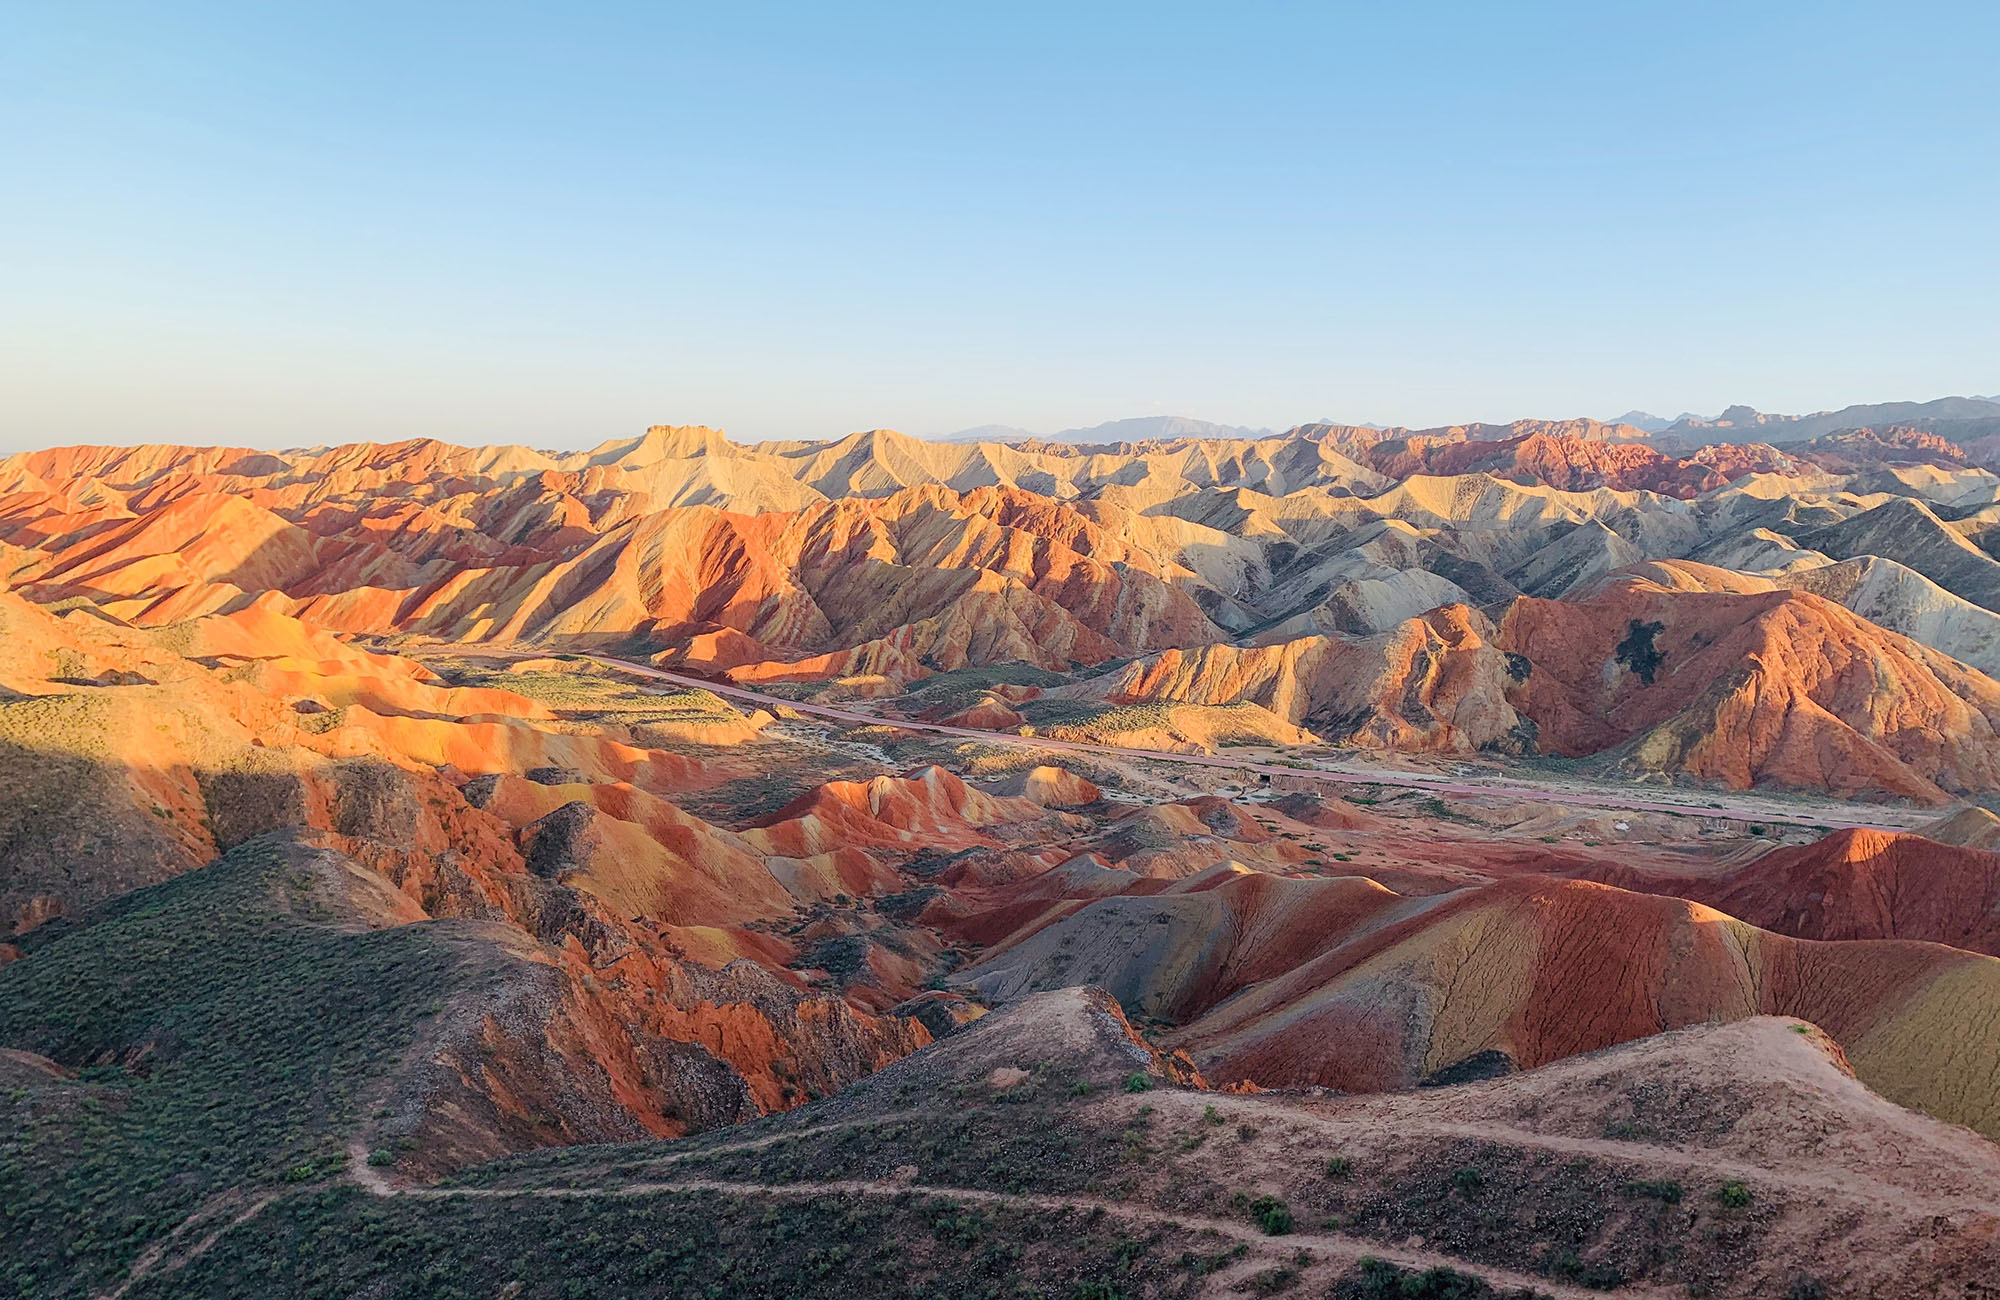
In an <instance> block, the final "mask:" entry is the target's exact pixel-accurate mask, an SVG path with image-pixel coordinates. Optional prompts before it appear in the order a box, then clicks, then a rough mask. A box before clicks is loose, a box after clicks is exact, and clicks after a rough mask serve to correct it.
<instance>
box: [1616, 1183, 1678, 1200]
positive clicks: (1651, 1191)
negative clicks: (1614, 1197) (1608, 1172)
mask: <svg viewBox="0 0 2000 1300" xmlns="http://www.w3.org/2000/svg"><path fill="white" fill-rule="evenodd" d="M1625 1194H1626V1195H1627V1196H1644V1197H1649V1198H1651V1199H1652V1200H1655V1201H1665V1202H1666V1203H1667V1204H1668V1205H1679V1204H1680V1203H1681V1185H1680V1184H1679V1183H1677V1182H1675V1181H1674V1180H1673V1179H1671V1178H1660V1179H1650V1180H1647V1179H1642V1180H1640V1181H1637V1182H1630V1183H1627V1184H1625Z"/></svg>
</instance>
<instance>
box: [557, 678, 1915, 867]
mask: <svg viewBox="0 0 2000 1300" xmlns="http://www.w3.org/2000/svg"><path fill="white" fill-rule="evenodd" d="M586 657H587V658H589V659H590V660H591V661H592V662H594V663H597V664H600V665H602V666H603V667H606V668H610V669H614V670H616V671H618V672H624V673H631V674H633V675H635V676H638V677H644V678H649V679H652V680H655V681H662V682H670V683H672V684H673V685H675V686H680V687H683V688H687V689H692V690H703V691H712V692H714V693H715V694H717V695H720V696H723V697H725V698H727V699H732V700H739V701H741V702H743V703H746V704H754V705H756V706H758V707H759V708H763V709H768V710H770V711H772V712H773V713H775V712H776V711H777V710H778V709H780V708H786V709H792V710H794V711H796V712H798V713H803V714H806V715H808V716H811V717H817V718H826V719H828V720H830V721H834V722H847V723H853V724H856V725H858V726H870V727H897V728H900V729H902V730H904V731H922V732H930V733H932V734H934V735H940V736H961V737H964V738H965V739H968V740H977V741H982V742H984V743H986V744H992V745H1018V746H1022V747H1025V748H1030V749H1042V750H1066V751H1069V752H1072V753H1079V754H1101V755H1104V756H1105V757H1108V758H1127V759H1133V758H1143V759H1150V760H1153V761H1155V762H1161V763H1185V764H1188V765H1190V766H1194V767H1209V768H1220V769H1223V770H1225V771H1230V772H1240V773H1249V774H1251V775H1253V776H1259V777H1264V776H1271V777H1279V776H1284V777H1293V778H1298V779H1303V780H1308V781H1323V782H1327V783H1330V784H1335V785H1386V786H1399V787H1403V788H1405V789H1411V790H1427V791H1430V792H1432V793H1435V794H1452V795H1497V796H1501V797H1512V798H1518V799H1535V800H1541V801H1544V802H1547V803H1557V804H1568V805H1574V806H1576V807H1580V808H1604V809H1609V810H1612V811H1616V812H1652V813H1675V814H1679V815H1681V816H1685V817H1722V818H1727V819H1729V820H1731V821H1747V822H1772V823H1779V824H1784V825H1790V826H1813V827H1819V826H1824V827H1827V828H1829V829H1832V830H1844V829H1848V828H1854V827H1859V828H1863V829H1872V830H1887V831H1901V830H1910V829H1913V828H1915V827H1916V826H1919V825H1921V824H1922V823H1923V822H1925V821H1927V820H1929V819H1930V818H1931V817H1933V816H1935V815H1936V814H1935V813H1932V812H1930V811H1928V810H1920V809H1911V810H1907V811H1906V810H1902V809H1890V808H1874V807H1871V806H1869V805H1866V804H1846V803H1828V804H1827V805H1825V806H1823V808H1821V809H1820V810H1817V811H1812V812H1809V813H1808V812H1801V811H1797V810H1786V809H1783V808H1777V807H1766V806H1757V805H1756V803H1755V801H1754V797H1753V796H1745V795H1727V794H1725V795H1716V796H1711V797H1713V798H1734V799H1735V800H1736V801H1737V803H1736V806H1734V807H1726V808H1715V807H1706V806H1704V805H1702V804H1699V803H1677V802H1674V801H1672V800H1666V799H1654V800H1647V799H1636V798H1634V797H1632V796H1631V795H1630V794H1628V793H1626V792H1624V791H1621V790H1615V789H1605V790H1603V791H1596V790H1561V789H1552V788H1549V787H1546V786H1536V785H1530V784H1527V783H1525V782H1521V781H1516V780H1513V779H1511V778H1495V779H1493V780H1490V781H1464V780H1460V779H1456V778H1453V777H1448V776H1428V775H1425V774H1424V773H1421V772H1390V771H1375V770H1366V771H1353V770H1341V769H1338V768H1322V767H1311V768H1301V767H1291V766H1287V765H1283V764H1277V763H1260V762H1257V761H1255V760H1254V759H1246V758H1229V757H1226V756H1223V755H1219V754H1176V753H1172V752H1170V751H1167V750H1158V749H1127V748H1124V747H1122V746H1119V745H1099V744H1093V743H1091V742H1089V741H1082V740H1056V739H1054V738H1052V737H1049V736H1017V735H1014V734H1013V733H1012V732H1006V731H981V730H979V729H977V728H975V727H951V726H946V725H944V724H943V723H938V722H918V721H914V720H909V719H904V718H886V717H883V716H881V715H880V714H875V713H866V712H862V711H861V710H859V709H843V708H837V707H835V706H833V705H828V704H802V703H799V702H797V701H793V700H786V699H780V698H779V697H777V696H775V695H765V694H763V693H762V692H760V691H754V690H750V689H748V688H747V687H742V686H730V685H724V684H722V683H720V682H712V681H708V680H706V679H704V678H700V677H690V676H686V675H684V674H681V673H674V672H668V671H667V670H666V669H664V668H654V667H652V666H650V665H648V664H638V663H633V662H632V661H630V660H628V659H614V658H612V657H610V656H608V655H589V656H586Z"/></svg>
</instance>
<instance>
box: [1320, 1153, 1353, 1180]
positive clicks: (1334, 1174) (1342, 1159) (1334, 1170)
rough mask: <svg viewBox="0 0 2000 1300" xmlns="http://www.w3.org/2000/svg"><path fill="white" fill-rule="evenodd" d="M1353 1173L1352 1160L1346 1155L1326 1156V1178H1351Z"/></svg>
mask: <svg viewBox="0 0 2000 1300" xmlns="http://www.w3.org/2000/svg"><path fill="white" fill-rule="evenodd" d="M1353 1175H1354V1162H1353V1161H1352V1160H1350V1159H1348V1158H1347V1157H1346V1156H1328V1157H1327V1158H1326V1176H1327V1177H1328V1178H1351V1177H1353Z"/></svg>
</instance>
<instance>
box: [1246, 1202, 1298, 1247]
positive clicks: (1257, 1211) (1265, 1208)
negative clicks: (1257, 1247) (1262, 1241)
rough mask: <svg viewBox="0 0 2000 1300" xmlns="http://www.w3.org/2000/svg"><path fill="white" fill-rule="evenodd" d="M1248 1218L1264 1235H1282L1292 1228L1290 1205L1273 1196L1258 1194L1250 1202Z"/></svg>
mask: <svg viewBox="0 0 2000 1300" xmlns="http://www.w3.org/2000/svg"><path fill="white" fill-rule="evenodd" d="M1250 1218H1251V1219H1252V1220H1253V1221H1255V1223H1256V1224H1257V1226H1258V1227H1260V1228H1262V1229H1263V1230H1264V1233H1265V1235H1266V1236H1271V1237H1282V1236H1285V1235H1286V1234H1287V1233H1289V1232H1291V1230H1292V1211H1291V1207H1290V1206H1288V1205H1286V1204H1285V1203H1284V1202H1283V1201H1281V1200H1279V1199H1278V1198H1277V1197H1275V1196H1259V1197H1257V1198H1256V1199H1255V1200H1252V1201H1251V1202H1250Z"/></svg>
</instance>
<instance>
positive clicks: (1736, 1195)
mask: <svg viewBox="0 0 2000 1300" xmlns="http://www.w3.org/2000/svg"><path fill="white" fill-rule="evenodd" d="M1715 1199H1716V1200H1718V1201H1721V1202H1722V1205H1723V1208H1724V1209H1729V1210H1740V1209H1742V1208H1743V1207H1744V1206H1746V1205H1748V1204H1750V1202H1751V1201H1753V1200H1755V1199H1756V1198H1755V1197H1753V1196H1752V1195H1751V1194H1750V1189H1749V1188H1748V1187H1745V1186H1744V1185H1743V1184H1742V1183H1739V1182H1727V1183H1724V1184H1723V1185H1722V1186H1721V1187H1719V1188H1717V1189H1716V1192H1715Z"/></svg>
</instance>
